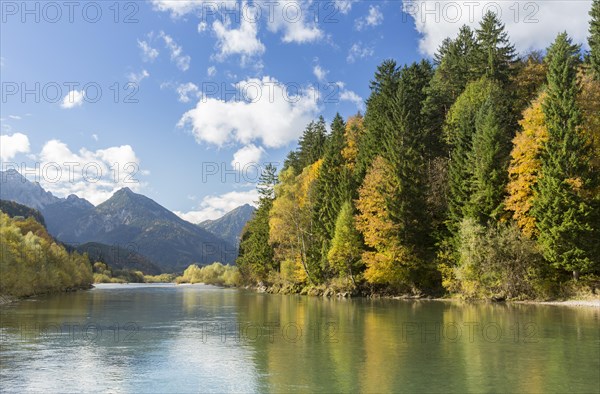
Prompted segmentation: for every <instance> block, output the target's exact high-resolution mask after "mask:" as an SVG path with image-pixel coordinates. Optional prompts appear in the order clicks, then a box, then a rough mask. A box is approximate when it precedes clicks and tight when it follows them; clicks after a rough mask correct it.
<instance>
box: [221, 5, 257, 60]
mask: <svg viewBox="0 0 600 394" xmlns="http://www.w3.org/2000/svg"><path fill="white" fill-rule="evenodd" d="M242 4H243V7H245V9H247V10H248V11H247V12H245V13H244V15H242V17H241V18H240V25H239V27H238V28H237V29H236V28H232V27H231V20H230V19H229V18H225V22H222V21H221V20H215V21H214V22H213V25H212V28H213V32H214V33H215V35H216V37H217V48H218V50H219V53H218V54H217V56H216V58H217V59H218V60H220V61H222V60H224V59H226V58H227V57H228V56H231V55H241V56H242V63H245V62H246V61H247V58H248V57H252V56H258V55H262V54H263V53H264V52H265V46H264V44H263V43H262V42H261V41H260V40H259V39H258V36H257V34H258V17H257V14H256V8H255V7H248V3H247V2H243V3H242ZM248 13H249V14H248Z"/></svg>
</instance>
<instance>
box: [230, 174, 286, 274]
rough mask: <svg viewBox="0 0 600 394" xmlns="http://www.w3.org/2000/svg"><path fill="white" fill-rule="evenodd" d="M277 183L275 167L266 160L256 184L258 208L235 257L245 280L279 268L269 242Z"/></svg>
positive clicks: (245, 230) (243, 235)
mask: <svg viewBox="0 0 600 394" xmlns="http://www.w3.org/2000/svg"><path fill="white" fill-rule="evenodd" d="M277 183H278V177H277V168H275V166H274V165H273V164H271V163H269V164H267V165H266V166H265V168H264V169H263V171H262V173H261V175H260V178H259V181H258V185H257V189H258V194H259V200H258V209H257V210H256V212H255V213H254V216H253V217H252V219H250V221H249V222H248V223H247V224H246V226H245V227H244V231H243V232H242V237H241V240H240V248H239V253H238V258H237V260H236V265H237V266H238V267H239V269H240V273H241V274H242V277H243V279H244V280H245V281H246V282H252V281H256V282H257V281H262V280H266V279H267V277H268V275H269V273H270V272H271V271H275V270H277V268H278V267H277V264H275V259H274V257H275V256H274V252H273V248H272V246H271V245H270V244H269V213H270V211H271V208H272V206H273V200H274V199H275V186H276V185H277Z"/></svg>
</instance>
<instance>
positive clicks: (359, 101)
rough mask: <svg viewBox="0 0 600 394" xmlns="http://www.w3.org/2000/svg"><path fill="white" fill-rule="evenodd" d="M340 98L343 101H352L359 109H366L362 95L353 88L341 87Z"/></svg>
mask: <svg viewBox="0 0 600 394" xmlns="http://www.w3.org/2000/svg"><path fill="white" fill-rule="evenodd" d="M340 100H341V101H350V102H352V103H354V104H355V105H356V108H358V109H359V110H364V107H365V104H364V100H363V98H362V97H360V96H359V95H358V94H356V93H354V92H353V91H352V90H346V89H341V90H340Z"/></svg>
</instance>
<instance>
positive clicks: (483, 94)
mask: <svg viewBox="0 0 600 394" xmlns="http://www.w3.org/2000/svg"><path fill="white" fill-rule="evenodd" d="M500 95H501V90H500V88H499V87H498V85H497V84H496V83H494V82H493V81H491V80H489V79H487V78H485V77H484V78H482V79H480V80H479V81H476V82H472V83H470V84H469V85H468V86H467V88H466V89H465V91H464V92H463V94H462V95H461V96H460V97H459V98H458V99H457V100H456V102H455V103H454V105H453V106H452V108H451V109H450V111H449V112H448V116H447V119H446V124H445V126H444V132H445V136H446V141H447V143H448V145H449V147H450V163H449V168H448V186H449V190H448V192H449V196H448V209H449V212H448V228H449V230H450V231H451V232H452V233H453V234H454V235H456V234H457V231H458V225H459V223H460V222H461V221H462V219H463V217H464V215H465V206H466V205H467V204H468V203H469V201H470V199H471V194H472V190H473V189H472V186H473V184H472V181H473V171H474V169H473V163H472V162H471V160H472V158H473V156H472V150H473V137H474V136H475V134H476V130H477V128H476V120H477V117H478V114H479V111H480V109H481V108H482V106H483V105H484V104H485V103H486V102H487V100H488V99H489V98H490V97H498V96H500Z"/></svg>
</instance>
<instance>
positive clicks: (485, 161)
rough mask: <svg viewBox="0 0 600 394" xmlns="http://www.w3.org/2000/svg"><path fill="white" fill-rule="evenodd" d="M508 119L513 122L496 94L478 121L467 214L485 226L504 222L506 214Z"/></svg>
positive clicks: (484, 107)
mask: <svg viewBox="0 0 600 394" xmlns="http://www.w3.org/2000/svg"><path fill="white" fill-rule="evenodd" d="M507 118H510V115H509V111H508V107H507V105H506V103H505V102H504V100H503V99H502V97H499V96H498V95H497V94H496V95H491V96H490V97H488V99H487V100H486V101H485V103H484V104H483V106H482V107H481V108H480V109H479V111H478V113H477V117H476V119H475V135H474V136H473V150H472V152H471V160H470V162H471V163H472V166H473V178H472V180H471V189H472V190H471V197H470V200H469V202H468V203H467V205H466V206H465V214H466V215H467V216H470V217H472V218H474V219H476V220H478V221H479V222H480V223H481V224H487V223H488V222H489V221H490V220H491V219H494V220H498V219H500V215H501V213H502V211H503V204H502V201H503V200H504V196H505V188H506V183H507V181H508V173H507V168H508V162H509V157H510V148H511V140H512V132H511V130H510V129H509V128H508V126H509V125H508V124H507V123H506V119H507Z"/></svg>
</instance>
